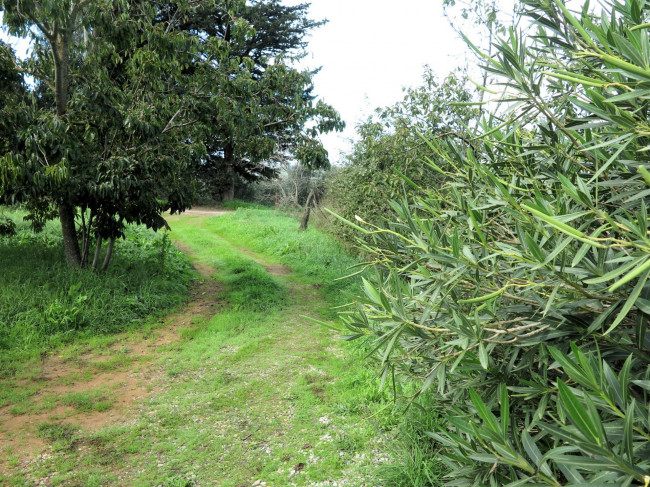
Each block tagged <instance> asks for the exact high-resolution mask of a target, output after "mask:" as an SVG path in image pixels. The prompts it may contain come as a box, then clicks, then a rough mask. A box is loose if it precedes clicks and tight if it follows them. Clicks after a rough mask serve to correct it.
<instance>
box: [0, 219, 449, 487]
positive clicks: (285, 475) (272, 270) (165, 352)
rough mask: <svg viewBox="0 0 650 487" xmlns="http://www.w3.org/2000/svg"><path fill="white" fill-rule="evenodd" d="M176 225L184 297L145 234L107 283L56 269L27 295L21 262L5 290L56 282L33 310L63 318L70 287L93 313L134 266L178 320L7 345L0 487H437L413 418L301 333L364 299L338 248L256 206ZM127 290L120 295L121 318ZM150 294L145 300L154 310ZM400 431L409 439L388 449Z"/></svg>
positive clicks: (37, 279)
mask: <svg viewBox="0 0 650 487" xmlns="http://www.w3.org/2000/svg"><path fill="white" fill-rule="evenodd" d="M170 224H171V226H172V230H173V231H172V232H171V238H172V239H173V241H174V242H175V243H176V244H177V245H178V246H179V247H180V248H182V250H183V251H184V252H185V253H186V254H187V255H189V256H191V259H192V262H193V264H194V266H195V267H196V269H197V270H198V272H200V274H201V275H200V276H198V272H194V274H192V275H193V276H194V281H193V285H192V291H191V293H190V296H189V297H188V296H187V295H186V294H184V292H183V284H184V283H187V282H188V272H187V270H186V267H187V260H186V259H187V258H185V257H179V256H178V255H177V254H176V253H175V251H171V250H169V251H167V252H168V253H166V254H164V256H165V257H164V259H163V257H162V256H161V254H160V252H159V251H160V248H162V246H163V245H162V244H161V243H157V241H156V240H150V238H151V236H150V235H148V234H147V235H146V236H143V235H141V234H140V233H139V232H138V231H136V232H134V233H132V234H131V236H130V239H131V240H130V241H128V242H125V243H123V244H122V247H121V248H122V249H123V250H122V251H121V252H119V253H118V255H117V258H118V260H116V264H117V265H116V266H115V268H114V269H115V270H114V271H112V272H115V275H113V274H111V273H109V275H107V276H105V278H107V281H106V282H107V283H106V284H104V281H103V280H102V279H101V278H100V277H99V276H95V275H93V274H92V273H85V272H80V271H77V272H76V273H73V274H74V276H73V277H70V278H65V279H64V278H63V277H61V276H65V275H66V272H70V271H66V269H65V267H64V266H63V265H62V264H61V265H60V269H59V270H57V272H56V273H53V274H49V273H47V272H46V270H42V271H40V270H39V271H38V272H36V273H33V274H32V275H31V277H30V278H29V279H30V280H26V281H25V282H23V281H22V280H21V279H20V278H19V276H20V274H21V272H20V270H19V267H20V266H19V265H18V264H15V267H16V269H15V271H14V272H13V274H12V275H14V276H16V277H14V279H15V281H8V285H7V286H4V287H3V289H4V292H6V293H14V294H13V295H14V296H17V295H18V294H19V291H16V290H15V289H11V288H13V287H14V286H16V285H18V284H14V282H15V283H21V284H20V285H22V286H31V287H39V286H40V287H42V288H44V289H48V288H50V287H52V286H54V284H53V283H52V282H51V279H50V276H53V277H54V278H55V279H56V280H57V282H58V281H60V287H59V290H58V291H56V292H52V291H48V293H44V294H41V295H40V297H39V298H34V299H37V301H38V303H39V305H40V306H41V307H47V306H49V305H50V303H51V302H53V301H56V300H57V299H58V300H59V301H60V302H61V303H62V306H63V308H64V309H65V310H66V311H65V312H66V313H68V312H69V311H68V310H69V309H70V307H71V306H74V303H75V301H74V299H67V298H65V300H64V298H62V296H65V295H66V294H65V293H67V292H68V290H69V287H67V288H66V286H67V285H68V283H69V282H73V283H75V282H79V280H81V282H82V286H81V287H83V293H84V294H85V295H88V296H92V297H93V298H92V299H93V302H95V301H96V302H97V303H99V304H101V303H103V302H104V301H102V300H99V299H97V300H95V298H94V297H95V296H102V292H104V291H101V290H103V289H105V288H107V287H110V286H112V285H113V284H110V282H112V280H113V279H115V280H116V282H120V279H124V278H126V272H125V270H124V269H131V270H134V272H135V274H136V275H140V276H141V277H140V281H138V282H145V278H148V279H149V282H150V284H149V287H140V288H137V289H142V290H143V291H139V292H141V293H143V294H144V295H146V294H147V293H146V290H147V289H156V288H155V285H154V284H153V283H155V282H157V281H159V280H163V279H164V278H167V279H169V280H170V284H169V286H170V289H172V288H173V289H176V294H174V295H173V296H171V297H170V300H169V302H168V303H165V304H167V305H169V306H172V307H175V308H176V311H175V312H174V313H172V314H168V316H167V317H165V318H161V315H160V314H159V312H157V311H155V309H158V310H160V309H161V308H160V307H158V308H153V307H152V308H148V310H147V311H144V310H141V311H142V313H143V314H142V315H135V316H131V315H128V314H124V315H123V313H126V311H125V310H122V311H119V314H110V313H109V311H105V313H104V314H105V316H99V317H98V318H97V320H98V323H102V325H101V326H94V325H93V322H92V321H91V318H84V319H85V320H87V321H88V325H87V326H86V327H80V328H73V331H72V332H68V333H67V334H66V333H65V332H63V333H58V332H57V333H53V334H50V335H47V334H44V335H43V336H42V338H40V339H39V340H35V341H34V342H31V343H28V344H25V343H26V342H21V343H23V345H21V346H20V347H14V348H7V349H5V350H4V351H3V354H4V352H5V351H6V352H7V355H6V356H7V357H11V360H9V359H7V360H6V363H8V364H11V366H12V370H13V372H12V373H11V374H9V373H5V374H4V376H3V377H2V378H0V394H2V395H0V397H1V398H2V401H3V402H1V403H0V454H1V455H0V485H8V486H25V485H61V486H105V485H114V486H123V485H129V486H152V485H156V486H158V485H160V486H164V487H176V486H213V485H216V486H232V487H243V486H252V485H266V486H285V485H287V486H288V485H295V486H308V485H309V486H311V485H317V486H334V485H338V486H344V485H346V486H359V487H360V486H384V487H389V486H422V487H424V486H427V485H440V484H439V483H438V480H437V476H435V475H434V476H433V477H431V472H436V471H437V470H436V469H437V468H438V467H436V466H435V465H433V466H432V465H431V455H432V452H431V451H426V450H423V449H422V447H421V446H420V445H422V444H425V445H426V442H424V443H423V442H421V441H413V440H414V439H417V438H416V437H419V436H421V435H423V433H422V431H423V429H426V427H427V425H426V423H422V422H423V421H425V419H424V418H430V415H423V414H421V413H419V410H416V409H413V410H411V411H410V412H409V413H408V415H409V416H408V422H405V421H404V416H403V415H402V413H400V412H397V411H396V410H395V408H394V404H393V402H392V395H391V393H390V392H389V391H380V390H379V381H378V380H377V378H376V377H375V373H374V369H373V368H372V367H368V364H367V361H366V358H365V352H364V351H363V350H362V349H358V348H356V347H355V346H354V345H353V344H350V343H347V342H341V341H340V340H338V337H339V336H340V333H339V332H336V331H333V330H332V329H330V328H327V327H324V326H321V325H319V324H316V323H315V322H314V321H312V319H316V320H318V321H329V322H331V319H332V317H333V316H334V314H335V312H334V311H333V309H332V308H333V307H334V306H338V305H341V304H343V303H345V302H346V301H347V300H348V299H349V297H348V294H351V293H352V292H353V290H354V289H355V287H356V286H357V283H355V281H354V279H352V280H346V281H337V280H335V279H336V278H338V277H340V276H341V275H344V274H346V273H348V272H349V267H350V266H353V265H354V264H355V261H354V259H353V258H351V257H350V256H349V255H347V254H346V253H345V252H344V250H343V248H342V247H341V246H340V245H339V244H338V243H336V242H335V241H334V240H332V239H331V238H329V237H327V236H325V235H323V234H322V233H320V232H317V231H314V230H309V231H307V232H298V231H297V227H298V223H297V222H296V221H295V220H294V219H292V218H288V217H285V216H283V215H281V214H277V213H275V212H273V211H271V210H263V209H258V208H244V209H239V210H238V211H237V212H236V213H232V214H228V215H224V216H220V217H209V216H205V215H203V216H181V217H178V216H176V217H172V218H170ZM24 234H26V232H24V233H23V235H24ZM44 235H45V236H43V237H37V238H50V239H52V241H53V243H52V245H49V246H45V248H44V249H42V248H41V246H39V245H36V243H37V242H33V244H34V247H30V248H31V249H32V252H33V255H34V256H37V255H40V254H39V252H41V253H42V257H41V258H42V260H43V268H44V269H46V268H47V265H46V263H47V262H48V261H51V260H55V259H57V258H59V259H60V256H59V252H60V250H59V249H58V247H57V245H56V244H57V241H56V229H55V228H51V229H50V230H48V232H47V233H46V234H44ZM23 238H24V237H23ZM145 238H146V240H143V239H145ZM138 242H139V243H138ZM3 245H6V246H8V248H15V247H17V248H18V249H21V245H24V244H20V243H18V244H16V243H14V244H13V246H12V245H10V244H9V241H6V242H4V244H3ZM30 245H31V244H30ZM128 249H131V250H128ZM137 249H140V250H137ZM13 251H17V250H13ZM138 252H140V253H138ZM133 256H138V257H137V258H136V259H134V260H135V261H136V262H132V261H131V262H130V261H129V259H131V258H132V257H133ZM33 259H36V257H32V260H27V261H25V263H29V264H30V265H33V263H34V260H33ZM11 260H12V259H10V258H7V261H8V262H9V261H11ZM163 260H164V262H163ZM138 261H140V262H141V264H142V265H143V270H141V271H140V270H137V271H135V269H140V268H139V267H137V266H138V265H139V264H137V262H138ZM129 262H130V263H129ZM125 266H126V267H125ZM129 266H131V267H129ZM155 266H158V267H157V268H156V267H155ZM147 268H149V269H153V270H151V271H150V272H147V271H146V269H147ZM120 269H122V271H120ZM156 269H158V270H156ZM23 273H26V274H29V273H28V272H26V269H24V268H23ZM86 274H90V276H87V275H86ZM112 276H114V277H112ZM120 276H121V277H120ZM23 279H27V278H26V277H25V278H23ZM66 279H67V280H66ZM82 279H89V280H88V281H85V280H82ZM129 282H130V281H129ZM81 287H80V289H81ZM23 289H27V288H24V287H23ZM129 289H131V288H129ZM132 289H136V288H135V287H133V288H132ZM100 291H101V292H100ZM39 292H40V291H39ZM154 294H157V293H154ZM137 295H138V294H137V293H136V292H133V291H131V290H129V291H128V292H127V291H126V290H125V291H124V292H122V293H118V292H117V291H114V292H113V296H114V299H115V300H116V306H117V307H118V310H119V309H122V308H124V309H130V308H128V307H126V308H125V306H124V305H123V304H122V303H129V302H131V301H129V300H133V299H134V296H137ZM144 295H143V296H142V297H141V298H139V301H142V302H151V303H154V302H155V301H154V299H153V298H151V301H149V299H150V298H148V297H147V296H144ZM184 296H185V298H186V299H187V301H186V303H185V305H184V306H183V307H179V306H178V303H180V302H181V301H182V299H184ZM30 299H32V298H30ZM89 299H91V298H88V299H86V300H84V301H83V302H82V303H81V304H80V307H82V308H85V306H86V303H87V302H88V301H89ZM30 303H31V304H27V305H26V306H27V307H29V306H36V301H34V302H30ZM88 304H90V303H88ZM105 304H106V303H105ZM93 306H95V305H93ZM97 306H99V305H97ZM106 306H107V308H104V309H105V310H107V309H108V308H110V304H106ZM152 306H153V305H152ZM159 306H160V303H159ZM91 308H92V307H91ZM98 309H102V308H100V307H98ZM84 312H85V313H86V314H85V315H84V316H86V317H88V316H92V315H90V314H89V313H90V311H84ZM93 312H95V313H97V315H101V312H100V311H93ZM122 316H127V317H128V319H127V320H126V321H125V322H123V320H122ZM147 316H148V318H147ZM143 317H144V318H143ZM123 329H127V330H128V332H127V333H124V332H121V333H120V330H123ZM13 343H18V342H17V341H14V342H13ZM34 354H37V355H38V356H36V357H35V356H34ZM3 356H4V355H3ZM3 360H5V359H4V358H3ZM426 421H429V419H427V420H426ZM406 424H408V425H410V426H409V428H408V429H407V430H404V426H403V425H406ZM396 431H402V432H404V431H405V432H406V435H401V436H399V438H398V439H395V432H396ZM425 467H427V468H425ZM428 467H432V468H428ZM427 477H431V478H427Z"/></svg>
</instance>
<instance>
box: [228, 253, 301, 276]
mask: <svg viewBox="0 0 650 487" xmlns="http://www.w3.org/2000/svg"><path fill="white" fill-rule="evenodd" d="M237 250H238V251H239V252H241V253H242V254H246V255H248V256H249V257H250V258H251V259H253V260H254V261H255V262H257V263H258V264H260V265H263V266H264V269H265V270H266V272H268V273H269V274H271V275H272V276H288V275H290V274H292V273H293V271H292V270H291V269H290V268H289V267H287V266H286V265H282V264H269V263H268V262H267V261H265V260H264V259H261V258H259V257H257V255H255V252H253V251H252V250H248V249H245V248H243V247H237Z"/></svg>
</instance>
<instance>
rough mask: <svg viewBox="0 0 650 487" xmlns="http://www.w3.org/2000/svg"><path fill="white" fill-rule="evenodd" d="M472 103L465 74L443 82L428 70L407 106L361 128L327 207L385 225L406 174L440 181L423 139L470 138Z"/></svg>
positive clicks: (333, 174) (334, 178) (341, 230)
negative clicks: (427, 161)
mask: <svg viewBox="0 0 650 487" xmlns="http://www.w3.org/2000/svg"><path fill="white" fill-rule="evenodd" d="M470 100H471V93H470V91H469V90H468V88H467V79H466V78H465V77H464V75H463V74H462V73H457V74H451V75H449V76H448V77H447V78H446V79H445V80H444V81H442V82H439V81H438V80H437V79H436V76H435V75H434V74H433V72H432V71H431V69H430V68H427V69H426V70H425V72H424V75H423V83H422V84H421V85H420V86H417V87H412V88H409V89H407V90H406V91H405V94H404V98H403V99H402V100H401V101H399V102H397V103H395V104H394V105H392V106H389V107H384V108H381V109H378V110H377V111H376V112H375V114H374V115H373V116H371V117H369V118H368V120H366V121H365V122H364V123H362V124H360V125H359V126H358V127H357V132H358V136H359V142H357V144H356V145H355V147H354V149H353V151H352V153H351V154H350V155H349V156H348V160H347V164H346V165H345V167H343V168H338V169H335V170H332V171H330V172H329V173H328V175H327V180H326V186H327V193H326V206H327V207H329V208H331V209H333V210H334V211H336V212H337V213H338V214H340V215H342V216H343V217H345V218H354V216H355V215H359V216H361V217H362V218H364V219H365V220H366V221H369V222H372V223H380V222H384V221H385V220H384V218H385V216H386V215H387V214H388V213H389V211H390V206H389V201H390V200H391V199H395V198H399V197H400V195H401V194H402V179H401V177H400V173H408V174H409V176H410V178H411V179H413V180H415V181H417V182H420V183H425V182H430V181H432V180H436V179H439V176H440V175H439V174H438V173H437V172H436V171H434V170H432V169H431V167H429V166H428V165H427V164H425V163H424V162H423V158H424V157H426V156H428V155H429V150H428V148H427V145H426V143H425V141H424V140H423V139H422V137H421V136H420V134H421V133H428V134H430V135H432V136H435V137H443V138H444V137H450V136H454V135H458V134H460V133H464V132H465V130H466V125H467V123H469V121H470V120H471V119H472V117H473V116H474V115H475V110H474V108H472V107H468V106H466V105H464V103H466V102H468V101H470ZM451 102H458V103H459V104H458V105H454V104H453V103H451ZM334 230H335V231H336V233H338V234H339V236H342V237H343V238H344V239H346V240H351V239H352V238H353V235H352V232H351V231H350V228H349V227H346V226H345V225H340V224H335V228H334Z"/></svg>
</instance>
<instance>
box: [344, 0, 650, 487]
mask: <svg viewBox="0 0 650 487" xmlns="http://www.w3.org/2000/svg"><path fill="white" fill-rule="evenodd" d="M524 4H525V7H526V9H527V14H528V15H529V16H530V17H531V18H532V21H533V26H534V28H535V29H537V32H536V33H535V36H532V37H528V38H527V37H526V36H525V35H524V34H522V33H519V32H517V31H515V30H511V31H510V32H509V33H508V35H507V36H504V37H503V38H502V39H500V40H499V41H498V42H497V43H496V45H495V55H494V56H484V57H483V59H484V62H485V69H486V70H488V71H489V72H490V74H491V76H493V77H495V78H497V79H498V80H499V82H500V83H501V85H502V86H503V96H502V97H501V101H502V106H505V107H507V108H506V109H504V110H500V111H499V110H494V111H493V113H486V114H484V116H483V117H482V118H481V119H480V120H479V121H478V123H477V126H476V129H475V130H473V131H472V132H471V133H470V134H468V136H467V137H471V143H469V144H468V143H467V142H466V141H465V140H462V139H460V138H457V139H455V140H454V139H453V138H436V137H428V138H427V145H428V149H429V151H430V153H429V156H428V158H427V159H426V160H427V164H428V165H429V167H430V168H432V169H433V170H435V171H436V172H439V173H440V174H443V175H444V178H442V179H441V180H437V182H436V184H431V185H427V184H415V183H413V181H412V180H410V179H408V178H406V177H405V178H404V180H405V183H406V184H408V185H411V184H415V186H416V187H417V191H418V193H419V194H418V195H415V196H410V197H407V196H405V197H404V198H402V199H400V200H397V201H393V202H392V203H391V206H392V210H393V217H392V219H391V220H392V221H391V222H390V223H389V224H387V225H382V226H377V225H374V224H372V223H367V222H366V221H364V220H363V219H361V218H359V219H358V220H359V221H357V222H356V223H352V222H349V223H350V224H351V225H352V226H353V227H354V228H356V229H357V231H360V232H362V233H363V234H364V237H365V243H362V244H361V246H362V249H363V251H364V252H365V253H366V254H368V255H370V256H371V259H372V260H371V261H370V262H369V267H371V268H372V272H371V275H370V277H369V278H367V279H366V280H365V281H364V294H365V296H363V298H361V299H360V300H359V301H358V303H357V305H356V308H355V309H353V310H350V311H349V312H347V313H345V314H343V315H342V316H343V321H344V322H345V324H346V325H347V327H348V328H349V329H350V330H351V332H352V333H353V334H355V335H358V336H366V337H368V338H369V340H370V342H371V344H372V346H373V348H374V349H375V350H376V351H377V353H378V357H379V359H380V361H381V364H382V367H383V371H384V377H389V376H390V373H391V370H392V371H394V372H397V373H399V374H400V375H401V376H402V377H406V378H410V379H411V380H414V381H417V382H418V383H420V384H421V388H420V392H419V394H435V395H436V397H437V402H438V404H439V407H440V411H442V413H443V415H444V418H445V419H446V425H445V426H444V428H441V429H440V430H439V431H433V432H431V433H430V436H431V437H432V438H433V439H435V440H436V441H438V442H439V443H440V444H441V445H442V446H443V457H444V461H445V462H446V464H447V465H448V467H449V468H450V471H451V473H450V479H451V480H449V481H448V482H446V483H445V485H477V486H478V485H480V486H483V485H491V486H501V485H508V486H518V485H553V486H559V485H582V484H595V485H619V486H620V485H648V483H649V482H650V476H649V472H650V455H649V450H648V445H649V444H650V442H648V439H650V414H649V413H650V408H649V405H650V397H649V396H648V393H649V391H650V381H649V378H650V377H649V376H650V334H649V333H648V318H649V317H650V282H649V278H650V238H649V234H648V204H649V203H650V200H649V199H648V197H650V190H649V189H648V187H649V186H650V177H649V176H650V173H649V169H648V167H647V166H649V165H650V160H648V156H647V154H648V148H649V147H650V140H649V139H648V136H650V130H648V129H649V127H648V107H649V105H648V99H649V96H648V93H649V91H648V89H649V86H650V85H648V82H649V81H650V69H649V67H650V57H649V56H650V38H649V37H648V29H647V23H648V17H649V16H650V9H649V7H648V5H647V4H646V3H645V2H644V1H641V0H626V1H625V2H612V3H609V4H607V5H606V7H605V8H604V10H603V12H602V14H599V15H598V16H596V15H593V14H591V13H589V12H590V11H589V5H588V4H585V6H584V8H583V10H582V12H580V13H574V12H571V11H569V10H568V9H567V7H566V6H565V5H564V4H563V3H562V2H561V1H560V0H554V1H551V2H549V1H542V0H539V1H537V0H527V1H526V2H524Z"/></svg>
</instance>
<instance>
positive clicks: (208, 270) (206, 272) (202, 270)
mask: <svg viewBox="0 0 650 487" xmlns="http://www.w3.org/2000/svg"><path fill="white" fill-rule="evenodd" d="M174 245H175V246H176V247H177V248H178V250H180V251H181V252H183V253H184V254H185V255H190V256H194V252H192V248H191V247H190V246H189V245H185V244H184V243H183V242H179V241H178V240H174ZM192 267H193V268H194V269H196V270H197V272H198V273H199V274H201V275H202V276H203V277H209V276H211V275H212V274H213V273H214V269H213V268H212V267H211V266H209V265H207V264H201V263H200V262H197V261H196V260H194V261H193V262H192Z"/></svg>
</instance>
